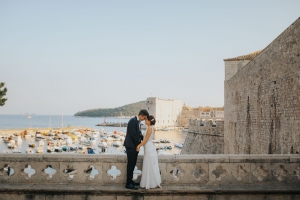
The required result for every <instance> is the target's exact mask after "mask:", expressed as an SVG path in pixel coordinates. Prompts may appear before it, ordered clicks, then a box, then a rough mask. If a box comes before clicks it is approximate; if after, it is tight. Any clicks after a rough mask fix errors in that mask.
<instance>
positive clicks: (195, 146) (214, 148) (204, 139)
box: [181, 119, 224, 155]
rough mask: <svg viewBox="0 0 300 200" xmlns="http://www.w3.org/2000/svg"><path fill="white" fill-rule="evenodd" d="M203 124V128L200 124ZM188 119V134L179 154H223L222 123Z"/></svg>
mask: <svg viewBox="0 0 300 200" xmlns="http://www.w3.org/2000/svg"><path fill="white" fill-rule="evenodd" d="M202 122H204V126H201V123H202ZM212 125H213V121H212V120H206V119H190V121H189V132H188V134H187V136H186V139H185V141H184V145H183V148H182V150H181V154H182V155H184V154H222V153H224V121H216V127H212Z"/></svg>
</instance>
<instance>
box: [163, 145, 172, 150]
mask: <svg viewBox="0 0 300 200" xmlns="http://www.w3.org/2000/svg"><path fill="white" fill-rule="evenodd" d="M164 147H165V149H168V150H171V149H172V147H171V146H164Z"/></svg>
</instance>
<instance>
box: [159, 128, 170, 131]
mask: <svg viewBox="0 0 300 200" xmlns="http://www.w3.org/2000/svg"><path fill="white" fill-rule="evenodd" d="M161 130H162V131H169V128H167V127H165V128H163V129H161Z"/></svg>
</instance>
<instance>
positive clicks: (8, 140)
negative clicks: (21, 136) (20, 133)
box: [3, 136, 13, 143]
mask: <svg viewBox="0 0 300 200" xmlns="http://www.w3.org/2000/svg"><path fill="white" fill-rule="evenodd" d="M12 138H13V137H12V136H4V137H3V142H4V143H9V142H10V141H11V140H12Z"/></svg>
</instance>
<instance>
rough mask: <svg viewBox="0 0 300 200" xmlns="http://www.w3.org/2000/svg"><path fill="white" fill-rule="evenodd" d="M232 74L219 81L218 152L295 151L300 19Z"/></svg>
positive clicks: (299, 129) (299, 146) (299, 144)
mask: <svg viewBox="0 0 300 200" xmlns="http://www.w3.org/2000/svg"><path fill="white" fill-rule="evenodd" d="M236 71H237V73H236V74H235V75H233V76H232V78H230V79H227V78H226V79H225V106H224V109H225V116H224V152H225V153H230V154H289V153H296V152H300V18H299V19H297V20H296V21H295V22H294V23H293V24H292V25H291V26H290V27H288V28H287V29H286V30H285V31H284V32H283V33H282V34H281V35H279V36H278V37H277V38H276V39H275V40H274V41H273V42H272V43H271V44H270V45H269V46H267V47H266V48H265V49H264V50H263V51H262V52H261V53H260V54H259V55H258V56H256V57H255V58H254V59H253V60H252V61H251V62H249V63H248V64H246V65H245V66H244V67H242V68H240V69H239V70H236ZM226 74H227V73H226ZM228 74H231V75H232V73H231V72H230V71H229V72H228ZM231 75H230V76H231ZM228 76H229V75H228Z"/></svg>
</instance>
